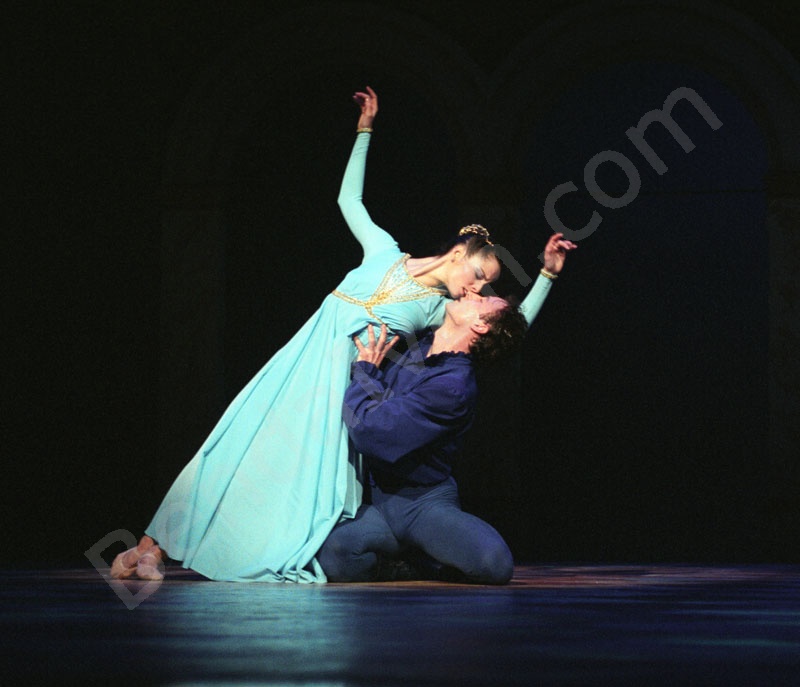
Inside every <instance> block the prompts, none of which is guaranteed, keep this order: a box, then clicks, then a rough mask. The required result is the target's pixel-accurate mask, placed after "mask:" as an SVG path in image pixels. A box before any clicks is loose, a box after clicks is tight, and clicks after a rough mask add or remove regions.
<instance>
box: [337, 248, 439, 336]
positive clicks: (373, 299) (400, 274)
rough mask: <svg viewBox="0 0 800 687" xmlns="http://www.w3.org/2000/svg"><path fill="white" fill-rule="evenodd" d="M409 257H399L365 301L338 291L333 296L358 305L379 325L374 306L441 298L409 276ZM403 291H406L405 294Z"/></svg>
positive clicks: (382, 322) (436, 292)
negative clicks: (433, 297)
mask: <svg viewBox="0 0 800 687" xmlns="http://www.w3.org/2000/svg"><path fill="white" fill-rule="evenodd" d="M410 257H411V256H410V255H409V254H408V253H406V254H404V255H402V256H400V259H399V260H397V262H395V263H394V264H393V265H392V266H391V267H390V268H389V269H388V271H387V272H386V274H385V275H384V276H383V279H382V280H381V283H380V284H378V288H377V289H375V292H374V293H373V294H372V295H371V296H370V297H369V298H368V299H367V300H365V301H362V300H360V299H358V298H353V297H352V296H348V295H347V294H345V293H342V292H341V291H339V290H338V289H337V290H335V291H333V295H334V296H336V297H337V298H341V299H342V300H343V301H345V302H347V303H350V304H352V305H360V306H361V307H363V308H364V309H365V310H366V311H367V312H368V313H369V314H370V316H371V317H373V318H374V319H375V320H377V321H378V322H380V323H381V324H385V323H384V321H383V320H382V319H381V318H380V317H378V316H377V315H376V314H375V311H374V310H373V308H375V307H376V306H379V305H387V304H390V303H407V302H409V301H416V300H420V299H422V298H427V297H428V296H441V295H442V292H441V291H439V290H437V289H433V288H431V287H430V286H425V284H422V283H421V282H419V281H417V280H416V279H415V278H414V277H413V276H411V273H410V272H409V271H408V268H407V267H406V260H408V259H409V258H410ZM403 289H406V292H405V293H404V292H403ZM409 289H410V290H409Z"/></svg>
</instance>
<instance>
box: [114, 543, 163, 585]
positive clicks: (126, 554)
mask: <svg viewBox="0 0 800 687" xmlns="http://www.w3.org/2000/svg"><path fill="white" fill-rule="evenodd" d="M155 545H156V543H155V542H154V541H153V539H152V537H148V536H147V535H144V536H143V537H142V538H141V539H140V540H139V543H138V544H137V545H136V546H134V547H133V548H132V549H128V550H127V551H123V552H122V553H120V554H118V555H117V557H116V558H115V559H114V562H113V563H112V564H111V577H112V578H113V579H115V580H124V579H126V578H128V577H133V575H134V574H135V573H136V567H137V565H138V563H139V559H140V558H141V557H142V556H144V555H145V554H146V553H147V552H148V551H150V549H152V548H153V547H154V546H155ZM156 548H158V547H156ZM159 551H160V549H159Z"/></svg>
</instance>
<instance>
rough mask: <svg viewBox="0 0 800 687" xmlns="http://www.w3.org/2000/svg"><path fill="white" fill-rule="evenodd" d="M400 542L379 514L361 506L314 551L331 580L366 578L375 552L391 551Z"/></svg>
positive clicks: (372, 567)
mask: <svg viewBox="0 0 800 687" xmlns="http://www.w3.org/2000/svg"><path fill="white" fill-rule="evenodd" d="M399 550H400V544H399V542H398V541H397V539H396V538H395V536H394V535H393V534H392V530H391V529H390V528H389V525H387V524H386V520H384V518H383V516H382V515H381V514H380V512H379V511H378V510H377V509H376V508H374V507H373V506H361V508H359V509H358V512H357V513H356V517H355V518H353V519H352V520H345V521H343V522H340V523H339V524H338V525H336V527H334V528H333V531H332V532H331V533H330V534H329V535H328V538H327V539H326V540H325V543H324V544H323V545H322V548H321V549H320V550H319V552H318V553H317V560H318V561H319V564H320V565H321V566H322V570H323V571H324V572H325V576H326V577H327V578H328V580H329V581H331V582H369V581H370V580H372V579H373V576H374V574H375V568H376V566H377V562H378V554H388V555H395V554H396V553H397V552H398V551H399Z"/></svg>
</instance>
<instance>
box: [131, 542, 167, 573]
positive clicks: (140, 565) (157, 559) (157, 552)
mask: <svg viewBox="0 0 800 687" xmlns="http://www.w3.org/2000/svg"><path fill="white" fill-rule="evenodd" d="M163 569H164V564H163V563H162V561H161V549H159V548H158V546H154V547H152V548H151V549H149V550H148V551H147V552H146V553H145V554H144V555H142V556H141V558H139V560H138V562H137V563H136V577H138V578H139V579H140V580H154V581H159V580H163V579H164V573H163V572H162V571H163Z"/></svg>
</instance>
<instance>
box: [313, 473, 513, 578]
mask: <svg viewBox="0 0 800 687" xmlns="http://www.w3.org/2000/svg"><path fill="white" fill-rule="evenodd" d="M407 547H414V548H416V549H419V550H421V551H423V552H424V553H426V554H427V555H428V556H430V557H431V558H433V559H434V560H436V561H438V562H439V563H441V564H443V565H445V566H448V567H451V568H455V569H456V570H459V571H460V572H461V573H463V574H464V575H465V576H466V578H467V580H468V581H470V582H475V583H480V584H506V583H507V582H508V581H509V580H510V579H511V575H512V574H513V570H514V560H513V557H512V555H511V551H509V548H508V546H507V545H506V543H505V541H503V538H502V537H501V536H500V534H499V533H498V532H497V530H495V529H494V528H493V527H492V526H491V525H489V524H487V523H486V522H484V521H483V520H481V519H480V518H477V517H475V516H474V515H470V514H469V513H465V512H464V511H462V510H461V506H460V504H459V500H458V488H457V487H456V483H455V481H454V480H453V479H452V478H450V479H448V480H446V481H445V482H442V483H441V484H437V485H434V486H432V487H403V488H401V489H399V490H397V491H393V492H383V491H381V490H380V489H378V488H376V487H373V488H372V504H371V505H364V506H361V508H360V509H359V510H358V513H356V517H355V518H353V519H352V520H345V521H343V522H341V523H339V524H338V525H337V526H336V527H335V528H334V529H333V531H332V532H331V534H330V535H329V536H328V539H327V540H326V541H325V543H324V544H323V546H322V548H321V549H320V551H319V553H318V554H317V559H318V560H319V563H320V565H321V566H322V569H323V570H324V571H325V575H326V576H327V577H328V579H329V580H330V581H331V582H365V581H369V580H370V579H372V577H373V575H374V571H375V567H376V565H377V562H378V554H382V555H386V556H390V557H391V556H397V555H398V554H399V553H401V552H402V551H403V550H404V549H405V548H407Z"/></svg>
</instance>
